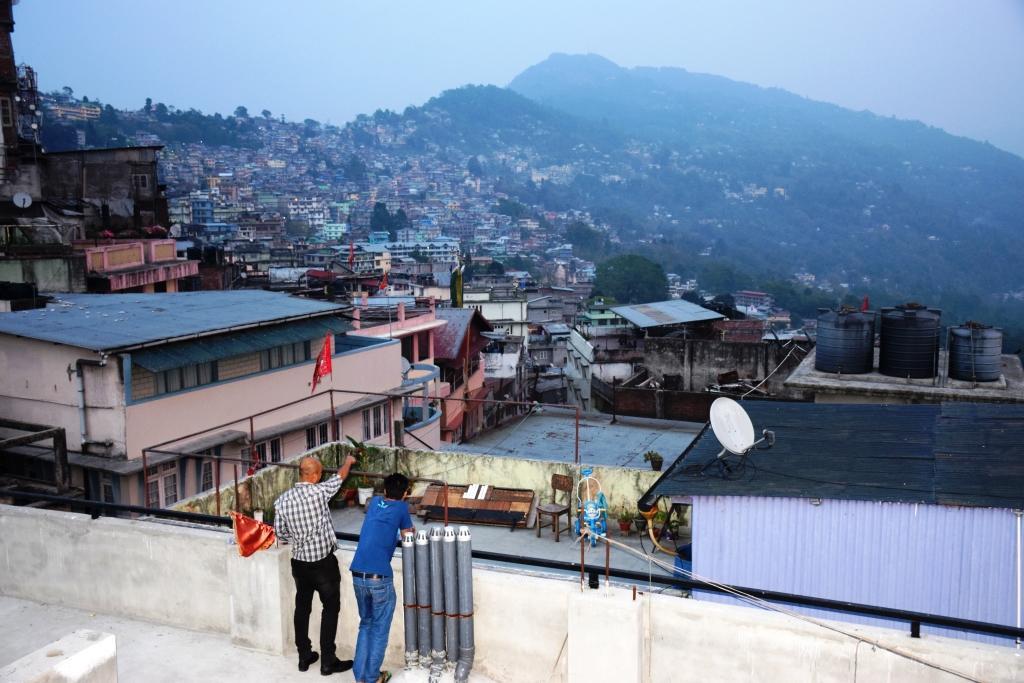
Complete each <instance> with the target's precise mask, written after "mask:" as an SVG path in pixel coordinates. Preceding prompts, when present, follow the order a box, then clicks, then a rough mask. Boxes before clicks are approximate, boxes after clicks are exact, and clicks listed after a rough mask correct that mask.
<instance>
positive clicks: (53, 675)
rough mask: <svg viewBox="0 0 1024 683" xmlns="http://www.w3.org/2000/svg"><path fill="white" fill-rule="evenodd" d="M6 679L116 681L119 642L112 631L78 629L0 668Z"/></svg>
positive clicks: (11, 682)
mask: <svg viewBox="0 0 1024 683" xmlns="http://www.w3.org/2000/svg"><path fill="white" fill-rule="evenodd" d="M0 681H6V682H7V683H117V644H116V643H115V641H114V636H113V635H111V634H110V633H100V632H99V631H90V630H82V631H75V632H74V633H71V634H69V635H66V636H64V637H63V638H61V639H60V640H57V641H54V642H52V643H50V644H49V645H47V646H46V647H41V648H39V649H38V650H36V651H35V652H32V653H29V654H27V655H25V656H24V657H22V658H21V659H19V660H17V661H16V662H12V663H11V664H8V665H7V666H5V667H3V668H0Z"/></svg>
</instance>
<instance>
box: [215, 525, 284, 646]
mask: <svg viewBox="0 0 1024 683" xmlns="http://www.w3.org/2000/svg"><path fill="white" fill-rule="evenodd" d="M225 552H226V553H227V573H228V586H230V589H231V600H230V606H231V642H232V643H234V644H235V645H241V646H242V647H250V648H253V649H256V650H264V651H266V652H273V653H275V654H279V655H283V654H286V653H288V652H290V651H291V648H292V641H290V640H289V627H290V625H291V624H290V621H291V618H292V610H293V606H294V600H295V598H294V594H295V588H294V585H293V582H292V577H291V569H290V566H289V558H290V556H291V554H290V551H289V550H288V549H287V548H270V549H268V550H262V551H260V552H257V553H255V554H253V555H250V556H249V557H242V556H240V555H239V554H238V546H236V545H227V546H226V548H225Z"/></svg>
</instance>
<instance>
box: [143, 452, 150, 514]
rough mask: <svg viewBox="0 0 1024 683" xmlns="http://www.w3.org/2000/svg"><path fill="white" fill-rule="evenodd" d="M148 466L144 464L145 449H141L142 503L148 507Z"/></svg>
mask: <svg viewBox="0 0 1024 683" xmlns="http://www.w3.org/2000/svg"><path fill="white" fill-rule="evenodd" d="M148 477H149V467H148V465H147V464H146V451H145V449H143V451H142V504H143V505H145V506H146V507H149V481H147V478H148Z"/></svg>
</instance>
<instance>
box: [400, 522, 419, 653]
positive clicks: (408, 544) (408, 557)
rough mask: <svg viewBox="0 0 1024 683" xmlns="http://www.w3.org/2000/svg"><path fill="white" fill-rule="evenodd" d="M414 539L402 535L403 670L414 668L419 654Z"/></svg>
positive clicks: (408, 535) (410, 536)
mask: <svg viewBox="0 0 1024 683" xmlns="http://www.w3.org/2000/svg"><path fill="white" fill-rule="evenodd" d="M415 539H416V537H415V536H414V535H413V534H411V533H408V534H402V607H403V608H404V614H405V668H406V669H411V668H413V667H414V666H416V662H417V661H418V659H419V653H418V652H417V650H416V555H415V552H416V551H415V549H414V548H415V545H414V544H415Z"/></svg>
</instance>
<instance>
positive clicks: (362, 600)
mask: <svg viewBox="0 0 1024 683" xmlns="http://www.w3.org/2000/svg"><path fill="white" fill-rule="evenodd" d="M408 493H409V480H408V479H407V478H406V477H405V476H404V475H401V474H398V473H397V472H396V473H395V474H391V475H388V477H387V478H386V479H385V480H384V495H383V496H374V497H373V498H371V499H370V502H369V503H368V504H367V506H366V519H364V520H363V528H362V529H361V530H360V532H359V546H358V547H357V548H356V555H355V557H354V558H352V565H351V566H350V567H349V570H350V571H351V572H352V587H353V588H354V589H355V593H356V606H357V607H358V608H359V637H358V638H357V640H356V654H355V659H354V661H353V665H352V673H353V674H354V675H355V679H356V682H357V683H375V682H376V681H380V683H387V681H388V679H390V678H391V674H390V673H389V672H387V671H384V672H382V671H381V670H380V665H381V664H382V663H383V662H384V651H385V650H386V649H387V645H388V632H389V631H390V630H391V618H392V617H393V616H394V614H395V602H396V598H395V585H394V581H393V579H392V573H391V557H392V556H393V555H394V553H395V545H396V543H397V542H398V539H399V531H401V532H402V533H403V534H405V533H413V531H414V529H413V526H412V519H411V518H410V517H409V506H408V505H407V504H406V503H405V502H404V501H405V497H406V496H407V495H408Z"/></svg>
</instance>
